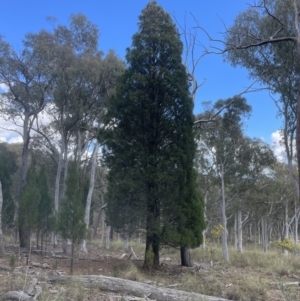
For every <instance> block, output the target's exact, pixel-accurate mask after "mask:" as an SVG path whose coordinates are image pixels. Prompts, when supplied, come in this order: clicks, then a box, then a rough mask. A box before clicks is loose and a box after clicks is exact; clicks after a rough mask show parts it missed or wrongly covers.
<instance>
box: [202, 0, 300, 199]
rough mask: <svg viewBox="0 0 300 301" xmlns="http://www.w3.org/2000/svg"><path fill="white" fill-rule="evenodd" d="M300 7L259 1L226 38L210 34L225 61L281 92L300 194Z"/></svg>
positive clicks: (292, 1) (293, 2) (293, 1)
mask: <svg viewBox="0 0 300 301" xmlns="http://www.w3.org/2000/svg"><path fill="white" fill-rule="evenodd" d="M299 8H300V4H299V2H298V1H297V0H275V1H274V0H260V1H257V2H255V3H254V4H253V5H249V7H248V8H247V9H246V10H245V11H243V12H241V13H240V14H238V16H237V17H236V18H235V20H234V24H233V25H232V26H231V27H229V28H226V31H225V34H224V37H225V39H224V40H223V41H221V40H214V39H213V38H211V37H210V36H209V38H210V39H211V40H213V41H215V42H221V43H222V44H223V45H224V47H223V48H222V47H221V48H220V49H219V51H217V52H218V53H223V54H224V55H225V58H226V60H228V61H230V62H231V63H232V64H233V65H242V66H244V67H246V68H247V69H248V71H249V74H250V76H251V77H253V78H255V79H256V80H259V81H260V82H261V83H263V84H265V85H267V86H268V87H269V88H270V89H271V91H272V92H273V93H278V94H279V97H280V98H279V100H278V102H277V104H278V108H279V113H280V114H282V115H283V116H284V119H285V121H284V144H285V148H286V151H287V159H288V163H289V170H290V173H291V176H292V178H293V180H294V186H295V189H296V190H297V193H298V196H299V176H298V179H297V177H296V176H295V174H294V169H293V167H292V163H293V146H292V144H293V139H294V138H296V145H297V146H296V149H297V151H296V152H297V159H298V173H300V168H299V167H300V78H299V74H300V73H299V71H300V65H299V58H300V30H299ZM199 27H200V28H202V27H201V26H199ZM202 29H203V28H202ZM215 49H216V48H214V50H215ZM213 52H215V51H213Z"/></svg>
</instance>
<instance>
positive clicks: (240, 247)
mask: <svg viewBox="0 0 300 301" xmlns="http://www.w3.org/2000/svg"><path fill="white" fill-rule="evenodd" d="M237 238H238V240H237V250H238V252H241V253H243V224H242V211H241V210H238V213H237Z"/></svg>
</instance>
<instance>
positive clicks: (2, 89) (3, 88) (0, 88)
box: [0, 83, 8, 93]
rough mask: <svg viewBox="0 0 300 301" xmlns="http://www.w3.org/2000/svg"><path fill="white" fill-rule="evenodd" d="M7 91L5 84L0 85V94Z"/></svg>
mask: <svg viewBox="0 0 300 301" xmlns="http://www.w3.org/2000/svg"><path fill="white" fill-rule="evenodd" d="M7 91H8V86H7V85H6V84H3V83H2V84H0V92H2V93H3V92H7Z"/></svg>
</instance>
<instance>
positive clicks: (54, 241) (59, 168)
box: [51, 132, 66, 246]
mask: <svg viewBox="0 0 300 301" xmlns="http://www.w3.org/2000/svg"><path fill="white" fill-rule="evenodd" d="M65 143H66V139H65V134H64V132H62V137H61V146H60V153H59V158H58V165H57V172H56V178H55V191H54V211H55V215H57V214H58V208H59V192H60V178H61V172H62V166H63V155H64V151H65ZM51 243H52V245H53V246H57V237H56V233H55V232H52V241H51Z"/></svg>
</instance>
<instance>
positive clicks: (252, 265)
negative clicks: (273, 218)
mask: <svg viewBox="0 0 300 301" xmlns="http://www.w3.org/2000/svg"><path fill="white" fill-rule="evenodd" d="M131 246H132V247H133V250H134V252H135V253H136V254H137V256H138V257H139V259H140V260H135V259H132V258H131V259H130V260H128V259H126V258H123V259H120V258H119V257H120V256H121V255H122V254H123V253H124V252H125V251H124V250H123V243H122V242H120V241H114V242H112V243H111V245H110V250H106V249H105V248H104V247H103V246H101V245H100V244H99V243H97V242H93V243H92V244H90V245H89V250H90V253H89V255H84V254H82V253H79V258H78V259H77V260H76V262H75V273H76V274H101V275H106V276H113V277H119V278H125V279H130V280H134V281H140V282H145V283H150V284H154V285H159V286H165V287H173V288H176V289H181V290H186V291H192V292H196V293H201V294H205V295H211V296H219V297H223V298H227V299H229V300H241V301H256V300H257V301H259V300H261V301H283V300H285V301H297V300H300V287H299V286H298V285H286V284H287V283H291V282H298V281H299V282H300V256H296V255H293V254H289V255H288V256H284V255H283V253H282V250H281V249H280V248H279V247H276V246H273V247H272V246H271V248H270V250H269V252H268V253H263V252H262V251H261V250H260V248H259V246H258V248H257V249H254V248H252V247H251V246H248V247H247V248H246V249H245V250H244V252H243V253H238V252H236V251H235V250H234V249H230V250H229V255H230V262H225V261H224V260H223V258H222V253H221V247H220V245H210V246H208V247H207V249H205V250H203V249H201V248H197V249H195V250H192V255H193V259H194V264H195V266H194V267H192V268H185V267H181V266H180V258H179V255H180V254H179V250H175V249H163V250H161V253H160V255H161V266H160V268H159V269H158V270H152V271H145V270H143V269H142V264H143V260H142V259H143V256H144V245H141V244H137V243H131ZM15 251H16V250H15ZM13 252H14V251H13V249H12V250H11V251H10V252H8V253H9V254H12V253H13ZM126 253H127V254H129V253H130V250H129V251H126ZM9 254H8V255H7V258H5V259H3V260H1V262H0V264H1V265H6V266H9V259H10V256H11V255H9ZM31 259H32V261H35V262H47V263H48V264H49V266H50V267H52V268H53V267H55V269H57V270H60V271H62V272H64V273H65V274H68V272H69V260H68V259H64V260H62V259H59V260H58V259H55V260H54V259H53V258H51V257H45V258H43V259H42V258H41V257H40V256H33V257H32V258H31ZM15 266H16V267H21V266H24V260H23V261H22V260H21V261H17V262H16V264H15ZM22 269H26V268H25V267H23V268H22ZM22 269H21V270H19V271H21V272H22ZM24 271H25V270H24ZM24 271H23V272H22V273H19V272H18V273H12V272H10V271H0V293H1V292H7V291H9V290H25V291H26V289H27V287H28V286H29V283H30V281H31V279H32V277H37V278H39V279H40V285H41V286H42V288H43V293H42V295H41V296H40V297H39V299H38V300H41V301H48V300H57V301H59V300H76V301H84V300H105V301H110V300H114V301H118V300H122V298H123V297H122V296H121V295H120V294H119V295H118V294H114V295H112V294H109V293H106V292H101V291H99V290H87V289H84V288H82V287H81V286H80V285H77V284H74V285H72V286H71V287H65V286H55V285H50V284H48V283H46V282H45V281H43V275H47V274H48V273H50V272H51V271H50V270H42V269H28V270H27V271H26V272H24ZM123 300H124V298H123Z"/></svg>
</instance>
